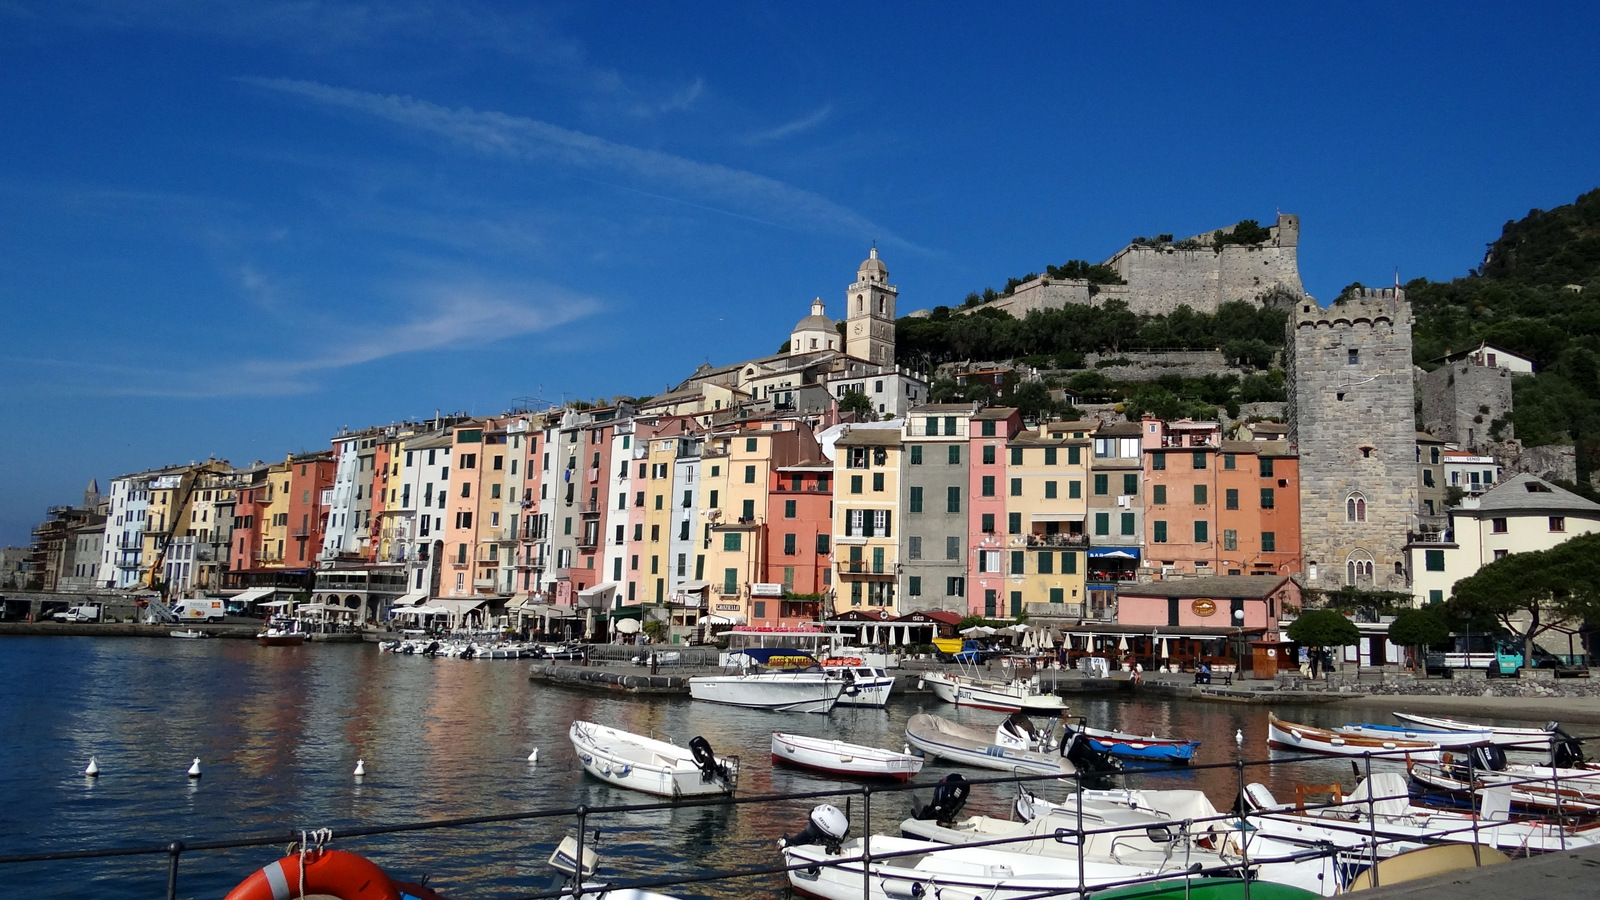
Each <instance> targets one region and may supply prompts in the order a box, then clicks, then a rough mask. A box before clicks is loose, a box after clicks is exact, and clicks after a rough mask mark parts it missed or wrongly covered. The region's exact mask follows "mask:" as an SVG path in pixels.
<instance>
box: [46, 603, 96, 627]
mask: <svg viewBox="0 0 1600 900" xmlns="http://www.w3.org/2000/svg"><path fill="white" fill-rule="evenodd" d="M55 618H57V619H60V620H61V621H63V622H98V621H100V604H98V603H85V604H82V605H80V606H74V607H71V608H70V609H68V610H67V611H66V612H58V613H56V614H55Z"/></svg>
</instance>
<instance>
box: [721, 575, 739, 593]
mask: <svg viewBox="0 0 1600 900" xmlns="http://www.w3.org/2000/svg"><path fill="white" fill-rule="evenodd" d="M722 592H723V593H724V594H737V593H739V570H738V569H723V570H722Z"/></svg>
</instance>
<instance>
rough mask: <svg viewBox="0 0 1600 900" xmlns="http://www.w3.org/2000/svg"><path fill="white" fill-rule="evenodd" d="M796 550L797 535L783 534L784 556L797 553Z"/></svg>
mask: <svg viewBox="0 0 1600 900" xmlns="http://www.w3.org/2000/svg"><path fill="white" fill-rule="evenodd" d="M795 552H796V550H795V536H794V535H792V534H786V535H784V536H783V555H784V556H793V555H795Z"/></svg>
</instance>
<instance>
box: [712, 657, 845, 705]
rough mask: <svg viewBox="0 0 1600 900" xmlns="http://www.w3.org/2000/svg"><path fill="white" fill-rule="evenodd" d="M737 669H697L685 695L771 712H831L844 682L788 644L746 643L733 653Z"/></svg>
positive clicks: (813, 659) (813, 658)
mask: <svg viewBox="0 0 1600 900" xmlns="http://www.w3.org/2000/svg"><path fill="white" fill-rule="evenodd" d="M735 658H736V660H739V661H742V663H743V666H742V667H741V669H742V670H741V671H738V672H735V673H731V674H726V675H696V676H695V677H693V678H690V679H689V696H690V697H692V698H694V699H696V700H705V701H707V702H709V703H724V704H727V705H729V706H745V707H751V708H754V709H770V710H773V711H775V712H809V713H827V712H832V711H833V707H834V705H835V704H837V703H838V702H839V695H840V694H842V693H843V692H844V690H845V688H846V686H847V682H846V681H845V680H844V678H842V677H841V676H839V675H835V674H831V673H828V672H824V671H823V670H822V667H821V666H820V665H819V664H818V663H817V660H816V658H815V657H813V656H811V655H809V654H806V653H801V652H800V651H798V650H794V649H791V648H768V649H755V648H751V649H747V650H744V651H742V652H741V653H740V654H738V655H737V657H735Z"/></svg>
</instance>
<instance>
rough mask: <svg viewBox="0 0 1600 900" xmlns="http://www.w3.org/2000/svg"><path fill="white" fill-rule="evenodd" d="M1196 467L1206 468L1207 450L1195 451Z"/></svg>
mask: <svg viewBox="0 0 1600 900" xmlns="http://www.w3.org/2000/svg"><path fill="white" fill-rule="evenodd" d="M1194 467H1195V468H1196V469H1204V468H1205V467H1206V452H1205V451H1204V450H1196V451H1194Z"/></svg>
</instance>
